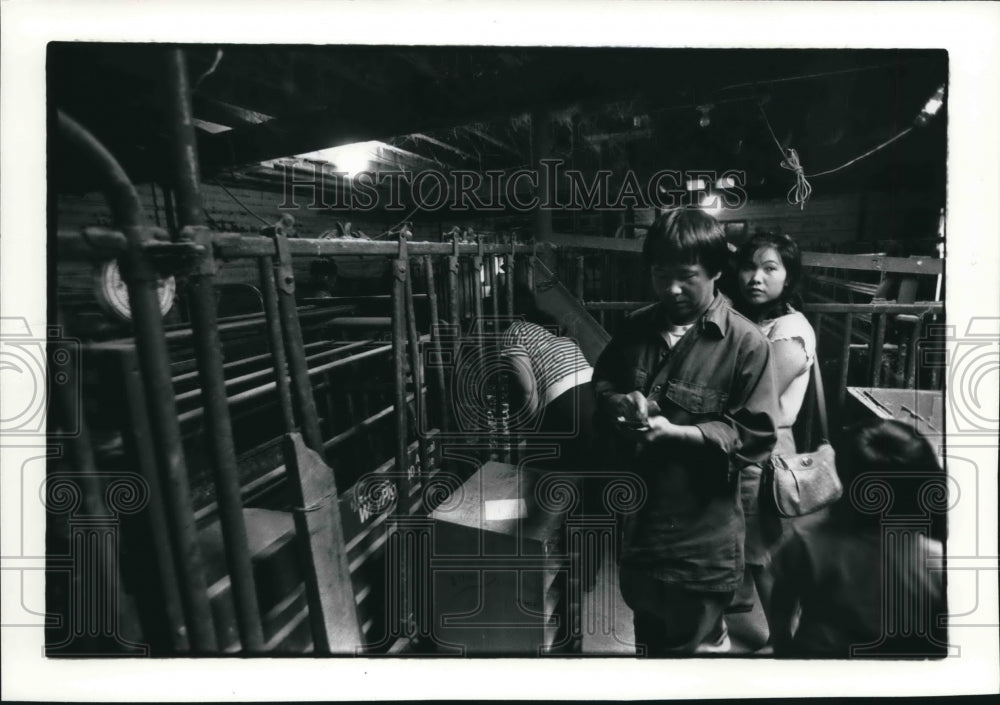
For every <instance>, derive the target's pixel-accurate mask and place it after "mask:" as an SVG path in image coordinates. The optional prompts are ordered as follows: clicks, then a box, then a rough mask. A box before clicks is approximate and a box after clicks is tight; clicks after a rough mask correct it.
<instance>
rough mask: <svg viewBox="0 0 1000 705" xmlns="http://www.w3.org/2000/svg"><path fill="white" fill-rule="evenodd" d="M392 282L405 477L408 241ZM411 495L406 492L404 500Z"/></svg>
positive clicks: (402, 506)
mask: <svg viewBox="0 0 1000 705" xmlns="http://www.w3.org/2000/svg"><path fill="white" fill-rule="evenodd" d="M392 265H393V281H392V363H393V372H394V391H395V403H394V408H393V414H394V415H395V417H396V472H397V473H399V474H400V475H402V474H403V473H405V472H406V468H407V465H408V462H407V459H408V454H407V452H406V447H407V442H406V439H407V437H408V436H409V432H408V429H407V424H406V274H407V272H406V239H405V238H400V241H399V257H398V258H397V259H395V260H393V263H392ZM407 496H408V495H407V494H406V493H405V492H404V493H402V497H403V498H404V499H405V498H406V497H407ZM406 505H407V502H405V501H401V502H399V503H398V506H397V509H398V510H399V511H400V512H402V513H404V514H405V512H406Z"/></svg>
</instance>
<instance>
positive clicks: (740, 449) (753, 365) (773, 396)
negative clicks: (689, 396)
mask: <svg viewBox="0 0 1000 705" xmlns="http://www.w3.org/2000/svg"><path fill="white" fill-rule="evenodd" d="M777 413H778V396H777V393H776V389H775V380H774V369H773V364H772V359H771V349H770V345H769V344H768V342H767V340H766V339H765V338H764V337H763V336H759V337H758V336H754V337H750V336H747V337H745V338H744V339H743V341H742V344H741V345H740V348H739V352H738V355H737V361H736V371H735V374H734V377H733V383H732V387H731V390H730V393H729V399H728V402H727V407H726V412H725V414H724V417H723V419H722V420H712V421H705V422H702V423H698V424H696V426H698V428H699V429H701V432H702V434H703V435H704V436H705V440H706V442H707V443H708V444H709V445H710V446H714V447H717V448H718V449H719V450H720V451H721V452H722V453H724V454H725V455H727V456H729V457H730V458H731V459H732V460H733V462H734V464H735V465H736V467H743V466H746V465H751V464H755V463H756V464H759V463H763V462H765V461H766V460H767V459H768V458H769V457H770V455H771V451H772V450H773V449H774V443H775V441H776V440H777V436H776V435H775V430H776V425H775V419H776V418H777Z"/></svg>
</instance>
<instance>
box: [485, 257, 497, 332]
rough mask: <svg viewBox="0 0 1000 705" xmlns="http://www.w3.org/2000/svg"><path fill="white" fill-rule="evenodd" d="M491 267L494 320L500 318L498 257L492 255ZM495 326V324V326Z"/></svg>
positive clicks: (488, 273)
mask: <svg viewBox="0 0 1000 705" xmlns="http://www.w3.org/2000/svg"><path fill="white" fill-rule="evenodd" d="M489 261H490V266H489V271H488V272H487V276H488V277H489V282H490V300H491V301H492V304H493V305H492V307H491V309H492V312H493V320H494V321H496V319H498V318H500V292H498V291H497V281H498V280H499V278H500V277H498V276H497V262H498V258H497V256H496V255H490V260H489ZM494 325H495V324H494Z"/></svg>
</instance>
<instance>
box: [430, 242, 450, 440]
mask: <svg viewBox="0 0 1000 705" xmlns="http://www.w3.org/2000/svg"><path fill="white" fill-rule="evenodd" d="M424 267H425V270H424V276H425V277H426V278H427V301H428V303H429V304H430V309H431V344H432V345H433V348H434V349H435V350H438V351H440V350H441V330H440V327H439V326H440V320H439V318H438V300H437V286H436V285H435V281H434V260H433V258H432V257H431V256H430V255H424ZM434 380H435V382H436V383H437V391H438V404H439V405H440V407H441V416H440V423H441V428H442V429H445V430H447V428H448V405H447V403H446V400H447V398H448V397H447V396H446V393H447V390H446V388H445V380H444V366H443V365H441V364H438V365H436V366H435V374H434Z"/></svg>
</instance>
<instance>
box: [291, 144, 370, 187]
mask: <svg viewBox="0 0 1000 705" xmlns="http://www.w3.org/2000/svg"><path fill="white" fill-rule="evenodd" d="M381 146H382V143H381V142H379V141H377V140H376V141H371V142H355V143H354V144H345V145H343V146H341V147H330V148H329V149H321V150H319V151H318V152H309V153H308V154H299V155H297V156H298V157H300V158H302V159H315V160H317V161H324V162H330V163H332V164H333V166H334V168H335V169H336V170H337V171H342V172H346V173H347V176H348V178H351V177H353V176H354V175H355V174H357V173H359V172H362V171H365V170H366V169H368V168H369V167H371V160H372V156H373V155H374V154H375V153H376V152H377V151H378V149H379V148H380V147H381Z"/></svg>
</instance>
